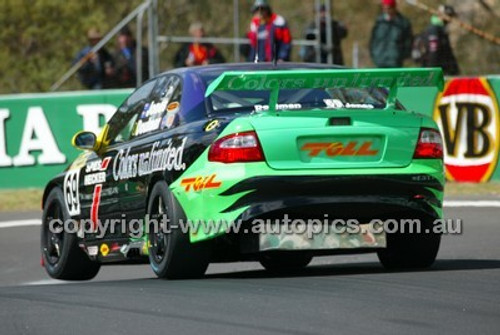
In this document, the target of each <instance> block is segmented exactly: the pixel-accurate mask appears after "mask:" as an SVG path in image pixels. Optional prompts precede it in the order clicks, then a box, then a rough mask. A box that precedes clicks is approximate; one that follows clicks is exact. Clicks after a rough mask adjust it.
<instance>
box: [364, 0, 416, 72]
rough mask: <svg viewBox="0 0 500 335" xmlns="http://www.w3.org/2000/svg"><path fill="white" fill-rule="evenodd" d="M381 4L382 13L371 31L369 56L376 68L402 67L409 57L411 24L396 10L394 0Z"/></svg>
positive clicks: (384, 1) (411, 36)
mask: <svg viewBox="0 0 500 335" xmlns="http://www.w3.org/2000/svg"><path fill="white" fill-rule="evenodd" d="M381 4H382V11H383V13H382V14H381V15H380V16H379V17H378V18H377V20H376V22H375V25H374V27H373V29H372V34H371V38H370V55H371V57H372V60H373V63H375V65H376V66H377V67H380V68H390V67H402V66H403V62H404V60H405V59H406V58H409V57H410V56H411V49H412V40H413V35H412V29H411V23H410V21H409V20H408V19H407V18H405V17H404V16H403V15H402V14H401V13H400V12H399V11H398V10H397V7H396V0H382V2H381Z"/></svg>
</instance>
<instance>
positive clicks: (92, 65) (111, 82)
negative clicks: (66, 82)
mask: <svg viewBox="0 0 500 335" xmlns="http://www.w3.org/2000/svg"><path fill="white" fill-rule="evenodd" d="M87 39H88V45H87V46H86V47H84V48H83V49H82V50H80V51H79V52H78V54H77V55H76V57H75V60H74V62H73V63H74V64H76V63H78V62H81V63H82V65H81V66H80V68H79V70H78V78H79V79H80V82H81V83H82V85H83V86H85V87H86V88H88V89H94V90H99V89H103V88H126V87H135V86H136V83H137V66H136V41H135V39H134V37H133V35H132V32H131V31H130V29H129V28H128V27H125V28H123V29H121V30H120V32H119V34H118V36H117V38H116V45H117V47H116V50H115V51H114V52H113V53H110V52H109V51H108V50H107V49H106V48H105V47H103V48H101V49H99V51H97V52H96V53H93V52H90V51H91V50H92V48H93V47H94V46H95V45H96V44H97V43H99V41H100V40H101V39H102V35H101V33H100V32H99V30H97V29H96V28H90V29H89V31H88V32H87ZM141 50H142V63H141V65H142V68H141V75H142V79H143V80H146V79H148V76H149V71H148V59H149V58H148V49H147V48H145V47H142V48H141Z"/></svg>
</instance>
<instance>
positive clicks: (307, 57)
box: [301, 5, 347, 65]
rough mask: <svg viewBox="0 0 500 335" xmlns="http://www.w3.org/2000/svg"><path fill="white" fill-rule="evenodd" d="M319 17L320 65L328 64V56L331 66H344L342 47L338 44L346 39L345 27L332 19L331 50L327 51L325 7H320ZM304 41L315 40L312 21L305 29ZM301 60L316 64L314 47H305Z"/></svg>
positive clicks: (314, 28) (314, 26) (314, 23)
mask: <svg viewBox="0 0 500 335" xmlns="http://www.w3.org/2000/svg"><path fill="white" fill-rule="evenodd" d="M319 15H320V41H321V63H325V64H326V63H327V62H328V54H329V53H332V55H333V64H338V65H344V57H343V55H342V47H341V45H340V42H341V41H342V39H344V38H346V37H347V28H346V26H345V25H344V24H343V23H342V22H339V21H336V20H333V19H332V50H328V45H327V43H326V38H327V34H326V27H327V25H326V8H325V5H321V7H320V9H319ZM305 35H306V36H305V38H306V40H311V41H314V40H316V22H315V21H313V22H311V23H310V24H309V26H308V27H307V28H306V34H305ZM301 53H302V55H301V56H302V60H303V61H304V62H309V63H315V62H316V47H313V46H306V47H305V48H303V49H302V50H301Z"/></svg>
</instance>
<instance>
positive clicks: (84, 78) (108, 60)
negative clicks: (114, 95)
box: [73, 28, 114, 90]
mask: <svg viewBox="0 0 500 335" xmlns="http://www.w3.org/2000/svg"><path fill="white" fill-rule="evenodd" d="M101 38H102V36H101V34H100V32H99V30H97V29H96V28H91V29H89V30H88V32H87V39H88V41H89V45H87V46H86V47H85V48H83V49H82V50H80V52H78V54H77V55H76V57H75V60H74V62H73V63H74V64H76V63H77V62H83V65H82V66H81V67H80V69H79V70H78V78H79V79H80V82H81V83H82V84H83V85H84V86H85V87H86V88H88V89H92V90H100V89H102V88H108V87H111V83H112V79H111V78H112V76H113V75H114V69H113V66H114V62H113V58H112V57H111V55H110V53H109V52H108V51H107V50H106V49H105V48H104V47H103V48H101V49H100V50H99V51H97V53H90V50H91V49H92V48H93V47H94V46H95V45H96V44H97V43H99V41H100V40H101Z"/></svg>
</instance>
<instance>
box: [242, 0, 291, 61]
mask: <svg viewBox="0 0 500 335" xmlns="http://www.w3.org/2000/svg"><path fill="white" fill-rule="evenodd" d="M252 13H253V18H252V22H251V23H250V30H249V32H248V33H247V37H248V39H249V40H250V54H249V57H248V60H249V61H259V62H270V61H272V60H274V59H276V60H277V61H289V60H290V53H291V49H292V45H291V43H292V36H291V34H290V29H288V25H287V23H286V21H285V19H284V18H283V17H282V16H280V15H277V14H276V13H273V11H272V9H271V6H270V5H269V4H268V3H267V1H266V0H256V1H255V3H254V5H253V7H252Z"/></svg>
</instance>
